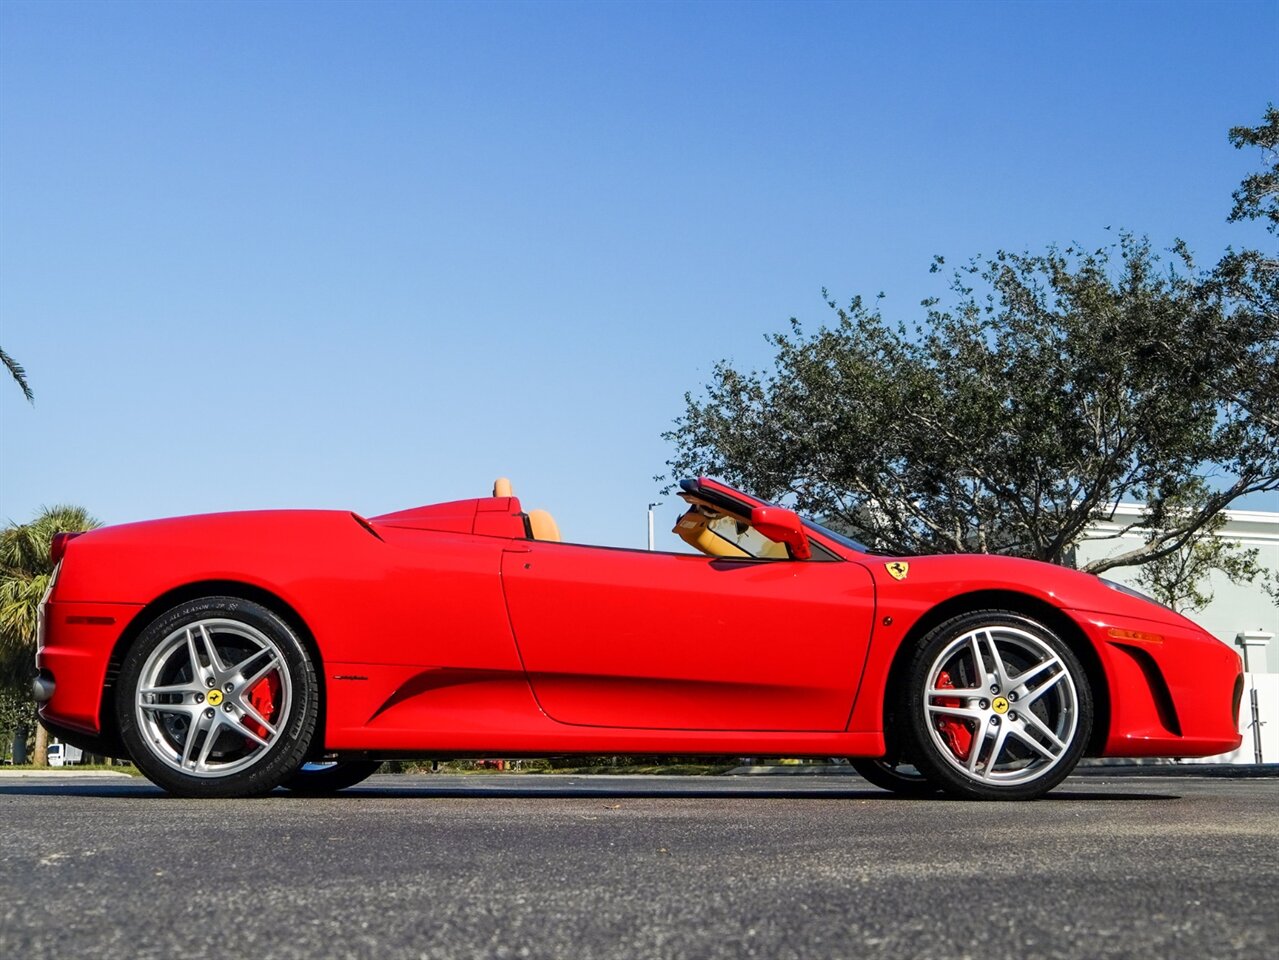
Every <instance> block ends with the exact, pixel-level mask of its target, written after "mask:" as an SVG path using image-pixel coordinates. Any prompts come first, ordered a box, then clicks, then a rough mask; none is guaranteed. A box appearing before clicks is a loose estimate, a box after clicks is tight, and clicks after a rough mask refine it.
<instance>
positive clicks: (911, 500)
mask: <svg viewBox="0 0 1279 960" xmlns="http://www.w3.org/2000/svg"><path fill="white" fill-rule="evenodd" d="M1267 117H1268V124H1269V125H1270V128H1273V127H1274V124H1275V111H1274V109H1273V107H1272V108H1271V110H1270V111H1269V112H1268V114H1267ZM1258 129H1262V128H1258ZM1233 136H1234V133H1232V137H1233ZM1241 136H1242V135H1241ZM1269 136H1270V137H1271V139H1270V140H1269V141H1263V142H1269V143H1271V144H1272V145H1273V135H1272V134H1270V135H1269ZM1241 142H1249V143H1250V142H1252V141H1251V140H1247V138H1244V140H1243V141H1241ZM1252 181H1253V178H1250V180H1249V181H1246V182H1245V186H1244V188H1241V195H1243V196H1244V197H1245V200H1246V203H1245V205H1244V206H1243V207H1242V208H1241V209H1243V210H1244V211H1245V212H1244V213H1242V214H1240V215H1241V216H1244V215H1248V214H1247V212H1246V211H1250V210H1253V209H1254V208H1256V209H1259V210H1262V211H1263V213H1264V211H1265V210H1267V209H1272V207H1270V208H1267V207H1265V206H1264V204H1265V203H1266V202H1267V200H1266V198H1267V197H1270V196H1272V193H1267V192H1266V191H1267V190H1268V189H1269V188H1267V187H1266V186H1265V183H1258V184H1253V185H1252V186H1249V184H1250V183H1252ZM1239 196H1240V195H1237V200H1238V197H1239ZM1237 209H1240V208H1237ZM1264 215H1266V216H1269V215H1270V214H1268V213H1265V214H1264ZM1267 262H1268V261H1267V259H1266V258H1265V257H1263V256H1262V255H1261V254H1259V253H1257V252H1255V251H1244V252H1243V253H1233V252H1232V253H1231V254H1230V255H1228V256H1227V257H1226V258H1225V259H1224V260H1223V261H1222V262H1221V263H1219V264H1218V265H1217V267H1216V268H1214V269H1212V270H1209V271H1204V270H1201V269H1199V268H1198V267H1197V266H1196V265H1195V263H1194V261H1193V259H1192V257H1191V255H1190V253H1189V251H1188V250H1187V249H1186V248H1185V247H1184V245H1181V244H1178V245H1177V246H1176V247H1174V249H1173V250H1172V251H1170V255H1169V256H1167V257H1165V258H1161V257H1159V256H1157V255H1156V254H1155V253H1154V252H1153V251H1152V249H1151V246H1150V244H1149V243H1148V242H1147V241H1145V240H1142V239H1138V238H1136V237H1133V236H1130V235H1123V236H1122V237H1121V238H1120V240H1119V241H1118V243H1116V244H1115V245H1113V246H1110V247H1106V248H1103V249H1100V250H1081V249H1078V248H1075V247H1066V248H1064V249H1059V248H1049V249H1048V250H1047V251H1046V252H1042V253H1009V252H1000V253H998V254H996V255H995V256H994V257H990V258H986V259H978V260H974V261H971V262H969V263H968V264H966V265H965V266H963V267H962V268H961V269H959V270H956V271H954V272H953V274H952V280H951V283H950V286H949V291H948V293H947V295H946V296H945V297H944V298H934V299H930V300H927V301H925V302H924V304H923V308H924V310H923V315H922V317H921V318H920V319H919V320H918V321H916V322H913V323H909V324H908V323H904V322H897V323H892V322H890V321H889V320H888V319H886V318H885V316H884V315H883V313H882V312H881V310H880V306H879V304H878V302H876V303H867V302H866V301H864V300H862V299H860V298H854V299H852V300H851V301H850V302H849V303H847V304H846V305H840V304H838V303H836V302H835V301H833V300H829V299H828V303H829V305H830V307H831V309H832V310H833V312H834V318H833V319H832V320H831V321H830V322H829V323H827V324H826V325H823V326H821V327H819V328H817V329H816V330H809V329H807V328H805V327H804V326H803V325H801V324H800V323H799V322H798V321H797V320H792V321H791V326H790V330H789V331H787V332H785V333H780V334H776V335H773V336H771V337H769V338H768V339H769V342H770V343H771V345H772V347H773V348H774V351H775V356H774V358H773V361H772V368H771V369H770V370H767V371H763V372H760V371H742V370H739V369H737V368H735V367H734V366H733V365H732V364H730V363H727V362H721V363H719V364H717V365H716V367H715V368H714V371H713V374H712V377H711V382H710V383H709V384H708V385H707V387H706V388H705V391H704V393H702V394H700V395H694V394H691V393H690V394H686V395H685V411H684V414H683V415H682V416H681V417H679V418H678V419H677V420H676V422H675V425H674V428H673V429H672V430H670V431H668V432H667V433H666V434H664V436H665V437H666V439H668V440H669V441H670V442H671V443H672V444H673V445H674V448H675V453H674V455H673V456H672V458H671V459H670V460H669V461H668V467H669V468H670V471H671V475H672V476H683V475H687V474H690V473H709V474H714V475H716V476H722V477H724V478H726V479H728V480H730V481H732V482H735V483H737V484H740V485H742V486H743V487H745V488H747V489H749V490H751V491H753V492H754V493H756V494H758V495H760V496H763V497H766V498H770V499H780V500H785V501H787V502H789V503H793V504H794V505H795V506H796V507H797V508H799V509H801V510H804V511H808V512H811V513H814V514H817V515H819V516H822V517H824V518H826V519H827V520H830V521H833V522H835V523H838V524H839V525H841V526H843V527H844V528H846V529H848V530H850V531H851V532H853V533H855V534H856V535H858V536H860V537H861V538H862V539H864V540H866V541H867V542H868V543H870V544H871V545H872V546H873V547H875V548H876V549H879V550H882V551H885V552H891V553H907V554H909V553H932V552H942V553H949V552H959V551H980V552H998V553H1007V554H1014V555H1019V556H1027V557H1033V558H1037V559H1041V560H1047V561H1050V562H1054V563H1063V562H1067V561H1068V559H1069V558H1070V556H1071V554H1072V548H1073V546H1074V545H1075V544H1076V543H1077V542H1079V541H1080V540H1081V539H1082V538H1083V537H1084V535H1085V533H1086V531H1088V530H1089V528H1090V527H1092V526H1093V525H1094V524H1095V523H1096V522H1097V521H1100V520H1107V521H1112V520H1113V519H1114V514H1115V510H1114V508H1115V505H1116V504H1118V503H1120V502H1121V501H1123V502H1134V501H1135V502H1137V503H1140V504H1143V505H1144V506H1145V508H1146V509H1145V511H1144V512H1143V514H1142V515H1141V516H1140V517H1138V518H1136V519H1133V520H1132V521H1131V522H1129V523H1128V524H1127V525H1126V526H1123V527H1121V528H1120V532H1119V533H1116V534H1115V535H1114V536H1116V537H1118V536H1122V535H1124V534H1130V535H1132V534H1135V535H1137V537H1138V538H1139V539H1138V545H1134V546H1131V547H1130V548H1128V544H1129V542H1130V541H1131V539H1132V537H1131V536H1130V537H1128V538H1126V539H1125V549H1123V550H1122V551H1121V552H1119V553H1117V554H1115V555H1112V556H1109V557H1104V558H1100V559H1097V560H1094V561H1092V562H1091V563H1090V564H1089V565H1088V567H1087V569H1089V570H1092V571H1094V572H1101V571H1103V570H1106V569H1110V568H1112V567H1118V566H1126V565H1133V564H1144V563H1150V562H1162V561H1165V560H1166V561H1167V562H1168V563H1170V564H1171V563H1174V562H1175V558H1176V557H1177V556H1179V555H1180V554H1181V553H1182V552H1184V551H1187V550H1190V549H1191V548H1192V547H1194V546H1195V544H1197V543H1199V542H1200V541H1201V540H1202V539H1203V537H1205V536H1207V535H1208V534H1209V533H1210V532H1211V530H1212V528H1213V523H1214V518H1217V517H1218V516H1219V514H1220V511H1221V510H1223V509H1224V508H1226V507H1227V506H1229V505H1230V504H1231V503H1233V502H1234V501H1235V500H1237V499H1238V498H1240V497H1242V496H1245V495H1248V494H1252V493H1257V492H1261V491H1270V490H1276V489H1279V377H1277V375H1276V371H1279V363H1277V356H1279V318H1277V315H1276V312H1275V304H1276V302H1277V301H1276V298H1275V293H1276V288H1275V285H1276V279H1277V274H1276V272H1275V271H1272V270H1269V269H1268V268H1267V266H1266V263H1267ZM941 265H942V261H941V260H940V258H939V259H938V260H937V261H936V263H935V264H934V270H938V269H940V268H941ZM1218 559H1221V558H1220V557H1219V558H1218ZM1187 569H1188V568H1187Z"/></svg>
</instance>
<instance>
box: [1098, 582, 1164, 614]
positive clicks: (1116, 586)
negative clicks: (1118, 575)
mask: <svg viewBox="0 0 1279 960" xmlns="http://www.w3.org/2000/svg"><path fill="white" fill-rule="evenodd" d="M1097 579H1098V580H1100V581H1101V582H1102V583H1104V584H1105V585H1106V586H1108V587H1110V589H1111V590H1118V591H1119V592H1120V593H1126V594H1128V596H1130V597H1136V598H1137V599H1138V600H1145V601H1146V602H1147V603H1153V604H1154V605H1155V606H1156V607H1163V608H1164V609H1165V610H1172V607H1170V606H1168V605H1167V604H1166V603H1160V602H1159V601H1158V600H1156V599H1155V598H1154V597H1152V596H1151V595H1150V594H1148V593H1142V592H1141V591H1140V590H1134V589H1133V588H1132V587H1130V586H1127V585H1126V584H1122V583H1116V582H1115V581H1114V580H1107V579H1106V578H1105V577H1098V578H1097ZM1176 612H1177V611H1175V610H1173V613H1176Z"/></svg>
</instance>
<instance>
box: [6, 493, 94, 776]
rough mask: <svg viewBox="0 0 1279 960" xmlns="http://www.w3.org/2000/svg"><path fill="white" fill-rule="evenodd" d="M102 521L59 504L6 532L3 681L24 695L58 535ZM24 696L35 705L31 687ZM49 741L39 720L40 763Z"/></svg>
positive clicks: (36, 757) (41, 763)
mask: <svg viewBox="0 0 1279 960" xmlns="http://www.w3.org/2000/svg"><path fill="white" fill-rule="evenodd" d="M96 526H99V524H98V521H97V520H95V519H94V518H93V517H91V516H90V515H89V514H88V512H87V511H86V510H85V509H84V508H83V507H76V506H56V507H48V508H45V509H43V510H41V511H40V513H39V514H38V515H37V516H36V518H35V519H34V520H32V521H31V522H30V523H24V524H10V525H9V526H8V527H6V528H5V529H4V530H3V531H0V683H3V684H4V685H5V686H6V687H7V688H8V689H9V690H11V691H15V692H16V693H18V694H19V695H22V694H23V693H24V691H23V690H22V687H23V686H24V685H26V684H29V683H30V681H31V676H32V673H33V672H34V668H33V658H34V657H35V642H36V610H37V608H38V607H39V605H40V600H41V598H42V597H43V596H44V592H45V590H46V589H47V588H48V586H49V577H50V575H51V574H52V573H53V564H52V562H51V561H50V559H49V547H50V544H51V543H52V541H53V537H54V535H55V534H57V533H61V532H63V531H68V532H76V531H83V530H91V529H93V528H94V527H96ZM24 700H25V702H26V703H27V704H28V705H29V706H28V709H30V708H31V697H30V690H29V689H28V690H26V691H25V696H24ZM28 715H29V716H31V715H32V714H28ZM22 736H23V737H25V731H24V732H23V733H22ZM46 740H47V735H46V734H45V731H44V728H43V727H42V726H39V725H38V724H37V727H36V749H35V762H36V763H37V764H39V765H43V764H44V763H46V762H47V761H46V758H45V743H46Z"/></svg>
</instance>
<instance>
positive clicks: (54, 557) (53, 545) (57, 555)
mask: <svg viewBox="0 0 1279 960" xmlns="http://www.w3.org/2000/svg"><path fill="white" fill-rule="evenodd" d="M78 536H80V534H79V533H55V534H54V535H53V540H51V541H50V543H49V559H50V560H51V561H53V565H54V566H55V567H56V566H57V565H58V564H59V563H61V562H62V555H63V554H65V553H66V552H67V544H68V543H70V542H71V541H72V540H74V539H75V538H76V537H78Z"/></svg>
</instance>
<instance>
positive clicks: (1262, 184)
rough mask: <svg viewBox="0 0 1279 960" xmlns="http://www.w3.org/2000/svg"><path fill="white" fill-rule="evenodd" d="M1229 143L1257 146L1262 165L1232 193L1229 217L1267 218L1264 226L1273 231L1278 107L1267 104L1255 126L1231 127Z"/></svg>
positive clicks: (1278, 206) (1277, 217)
mask: <svg viewBox="0 0 1279 960" xmlns="http://www.w3.org/2000/svg"><path fill="white" fill-rule="evenodd" d="M1230 142H1231V143H1232V144H1234V146H1235V147H1237V148H1239V149H1241V150H1242V149H1244V148H1246V147H1257V148H1260V149H1261V150H1262V152H1263V158H1264V159H1263V163H1264V164H1265V166H1264V167H1263V168H1262V169H1261V170H1259V171H1258V172H1256V173H1254V174H1250V175H1249V176H1247V177H1245V178H1244V181H1243V183H1241V184H1240V185H1239V189H1238V190H1236V191H1235V192H1234V194H1233V198H1234V201H1235V205H1234V209H1232V210H1231V211H1230V220H1232V221H1234V220H1266V221H1268V222H1267V224H1266V229H1267V230H1269V231H1270V232H1271V233H1274V232H1275V231H1277V230H1279V108H1276V107H1275V105H1274V104H1273V103H1272V104H1269V105H1268V106H1267V107H1266V115H1265V117H1264V118H1263V120H1262V122H1261V124H1260V125H1258V126H1255V127H1232V128H1231V129H1230Z"/></svg>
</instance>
